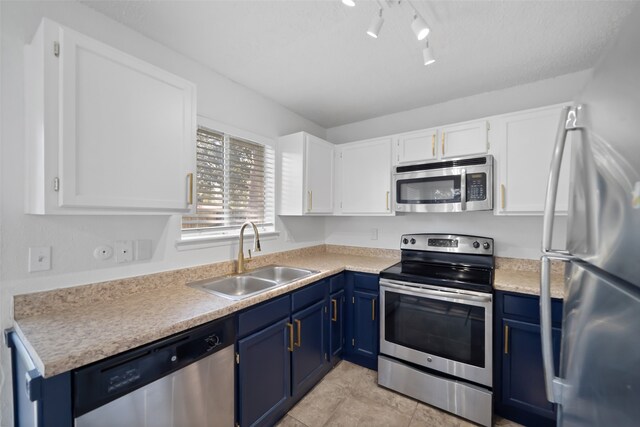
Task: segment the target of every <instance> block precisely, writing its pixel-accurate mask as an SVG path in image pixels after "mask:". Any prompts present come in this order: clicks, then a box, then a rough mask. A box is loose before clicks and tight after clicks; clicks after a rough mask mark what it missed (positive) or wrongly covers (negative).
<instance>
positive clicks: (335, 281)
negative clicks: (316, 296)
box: [329, 273, 344, 294]
mask: <svg viewBox="0 0 640 427" xmlns="http://www.w3.org/2000/svg"><path fill="white" fill-rule="evenodd" d="M343 289H344V273H340V274H337V275H335V276H332V277H330V278H329V293H331V294H332V293H334V292H338V291H341V290H343Z"/></svg>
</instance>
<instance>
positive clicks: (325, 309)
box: [324, 305, 328, 313]
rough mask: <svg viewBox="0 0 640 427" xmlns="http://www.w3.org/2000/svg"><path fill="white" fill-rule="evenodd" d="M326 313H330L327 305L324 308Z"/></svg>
mask: <svg viewBox="0 0 640 427" xmlns="http://www.w3.org/2000/svg"><path fill="white" fill-rule="evenodd" d="M324 312H325V313H328V311H327V306H326V305H325V306H324Z"/></svg>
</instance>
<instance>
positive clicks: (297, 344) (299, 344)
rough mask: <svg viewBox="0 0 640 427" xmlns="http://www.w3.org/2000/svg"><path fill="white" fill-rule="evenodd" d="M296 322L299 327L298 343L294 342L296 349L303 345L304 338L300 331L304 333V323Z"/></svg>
mask: <svg viewBox="0 0 640 427" xmlns="http://www.w3.org/2000/svg"><path fill="white" fill-rule="evenodd" d="M294 322H296V325H297V326H298V342H294V343H293V345H295V346H296V347H300V346H301V345H302V338H301V337H300V333H301V332H300V331H302V322H301V321H300V320H298V319H296V320H294Z"/></svg>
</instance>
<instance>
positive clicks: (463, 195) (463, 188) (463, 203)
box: [460, 169, 467, 211]
mask: <svg viewBox="0 0 640 427" xmlns="http://www.w3.org/2000/svg"><path fill="white" fill-rule="evenodd" d="M460 209H462V210H463V211H466V210H467V170H466V169H462V170H461V171H460Z"/></svg>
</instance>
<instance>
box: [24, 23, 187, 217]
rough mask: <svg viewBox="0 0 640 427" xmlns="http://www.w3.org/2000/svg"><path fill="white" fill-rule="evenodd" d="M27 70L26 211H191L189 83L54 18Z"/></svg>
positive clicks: (30, 52) (36, 42)
mask: <svg viewBox="0 0 640 427" xmlns="http://www.w3.org/2000/svg"><path fill="white" fill-rule="evenodd" d="M25 69H26V84H25V91H26V95H27V99H26V108H27V111H26V115H27V129H26V134H27V164H28V166H27V193H28V195H27V207H26V210H27V212H28V213H36V214H48V213H52V214H79V213H81V214H105V213H179V212H188V211H190V210H191V209H192V206H193V202H194V197H195V196H194V182H193V179H194V173H195V135H196V88H195V86H194V85H193V84H192V83H190V82H189V81H187V80H185V79H183V78H181V77H178V76H176V75H173V74H171V73H169V72H166V71H164V70H162V69H160V68H158V67H156V66H153V65H151V64H148V63H146V62H144V61H141V60H139V59H137V58H134V57H132V56H130V55H128V54H125V53H123V52H121V51H119V50H116V49H114V48H112V47H110V46H107V45H105V44H103V43H101V42H98V41H96V40H93V39H91V38H89V37H86V36H84V35H82V34H80V33H78V32H75V31H73V30H70V29H68V28H65V27H62V26H59V25H58V24H56V23H54V22H52V21H49V20H47V19H44V20H43V21H42V24H41V25H40V27H39V29H38V32H37V33H36V35H35V37H34V39H33V41H32V43H31V45H29V46H27V47H26V49H25Z"/></svg>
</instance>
